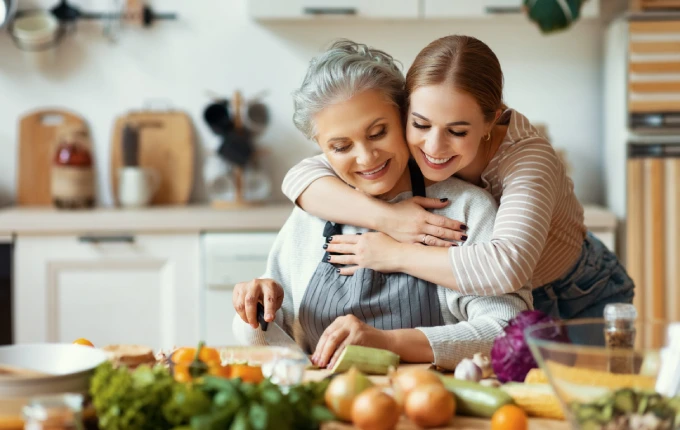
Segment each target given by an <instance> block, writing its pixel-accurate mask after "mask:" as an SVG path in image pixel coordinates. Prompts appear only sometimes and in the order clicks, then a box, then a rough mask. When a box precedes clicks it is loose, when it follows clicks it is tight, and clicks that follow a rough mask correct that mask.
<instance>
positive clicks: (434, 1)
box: [422, 0, 599, 19]
mask: <svg viewBox="0 0 680 430" xmlns="http://www.w3.org/2000/svg"><path fill="white" fill-rule="evenodd" d="M422 2H423V17H424V18H425V19H444V18H495V17H499V16H521V17H526V15H525V14H524V12H523V11H522V6H523V4H524V1H523V0H478V1H469V0H422ZM598 14H599V0H588V1H587V2H586V3H585V4H584V5H583V7H582V9H581V17H582V18H594V17H597V16H598Z"/></svg>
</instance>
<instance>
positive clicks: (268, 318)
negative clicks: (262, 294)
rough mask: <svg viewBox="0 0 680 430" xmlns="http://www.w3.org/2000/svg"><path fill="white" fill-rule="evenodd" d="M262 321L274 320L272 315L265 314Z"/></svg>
mask: <svg viewBox="0 0 680 430" xmlns="http://www.w3.org/2000/svg"><path fill="white" fill-rule="evenodd" d="M264 319H266V320H267V321H271V320H273V319H274V315H272V314H267V315H265V316H264Z"/></svg>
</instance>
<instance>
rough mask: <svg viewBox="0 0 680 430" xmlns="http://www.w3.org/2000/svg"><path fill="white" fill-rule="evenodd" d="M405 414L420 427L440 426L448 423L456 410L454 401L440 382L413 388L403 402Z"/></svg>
mask: <svg viewBox="0 0 680 430" xmlns="http://www.w3.org/2000/svg"><path fill="white" fill-rule="evenodd" d="M404 410H405V412H406V416H407V417H408V419H410V420H411V421H412V422H413V423H414V424H416V425H418V426H420V427H425V428H427V427H441V426H444V425H446V424H448V423H449V422H450V421H451V418H452V417H453V413H454V412H455V410H456V401H455V399H454V398H453V394H451V393H449V392H448V390H447V389H446V388H444V386H443V385H441V384H429V385H422V386H418V387H416V388H414V389H413V390H411V392H410V393H409V395H408V397H407V398H406V403H405V404H404Z"/></svg>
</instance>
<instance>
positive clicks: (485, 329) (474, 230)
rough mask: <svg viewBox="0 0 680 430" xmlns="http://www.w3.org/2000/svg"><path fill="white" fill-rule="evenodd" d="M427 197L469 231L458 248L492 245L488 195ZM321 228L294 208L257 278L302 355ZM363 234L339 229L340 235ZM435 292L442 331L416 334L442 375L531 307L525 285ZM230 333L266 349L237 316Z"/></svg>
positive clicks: (451, 187) (458, 191)
mask: <svg viewBox="0 0 680 430" xmlns="http://www.w3.org/2000/svg"><path fill="white" fill-rule="evenodd" d="M426 193H427V196H428V197H440V196H447V197H448V198H449V199H450V200H451V204H449V206H447V207H446V208H444V209H438V210H435V211H434V212H435V213H438V214H441V215H444V216H447V217H449V218H452V219H455V220H459V221H461V222H463V223H465V224H466V225H467V226H468V228H469V230H468V240H467V241H466V242H465V243H464V244H463V245H462V246H469V245H470V244H474V243H482V242H488V241H489V240H491V237H492V235H493V225H494V219H495V215H496V210H497V205H496V202H495V201H494V199H493V197H492V196H491V195H490V194H489V193H487V192H486V191H484V190H482V189H481V188H479V187H476V186H474V185H471V184H468V183H467V182H464V181H462V180H459V179H456V178H450V179H447V180H446V181H443V182H439V183H436V184H434V185H432V186H430V187H428V188H427V190H426ZM411 196H412V193H411V192H405V193H402V194H400V195H399V196H397V197H396V198H395V199H394V200H392V202H397V201H401V200H404V199H407V198H409V197H411ZM324 226H325V221H324V220H322V219H319V218H316V217H314V216H312V215H310V214H308V213H306V212H304V211H303V210H302V209H300V208H298V207H296V208H294V209H293V212H292V213H291V215H290V217H289V218H288V220H287V221H286V223H285V225H284V226H283V228H282V229H281V231H280V232H279V235H278V237H277V238H276V241H275V242H274V245H273V247H272V249H271V251H270V253H269V259H268V263H267V271H266V273H265V274H264V275H262V277H261V278H270V279H274V280H275V281H277V282H278V283H279V284H280V285H281V286H282V287H283V290H284V294H285V296H284V301H283V305H282V307H281V309H280V310H279V311H278V312H277V313H276V317H275V320H276V322H277V324H279V325H280V326H281V327H282V328H283V329H284V330H285V331H287V332H288V334H290V335H291V336H292V337H293V338H294V339H295V341H296V343H297V344H298V345H299V346H300V347H301V348H303V349H304V350H305V351H306V352H307V353H312V352H313V350H314V347H315V345H308V342H307V341H306V339H305V335H304V333H303V331H302V329H301V326H300V323H299V320H298V317H299V310H300V303H301V301H302V297H303V295H304V293H305V289H306V288H307V285H308V283H309V281H310V279H311V278H312V275H313V273H314V271H315V269H316V267H317V265H318V264H320V262H321V259H322V257H323V255H324V249H323V248H322V247H323V244H324V243H325V241H324V237H323V235H322V233H323V229H324ZM365 231H367V230H366V229H363V228H355V227H351V226H344V227H343V233H344V234H355V233H358V232H365ZM436 288H437V292H438V295H439V302H440V306H441V312H442V315H443V318H444V322H445V323H446V325H444V326H439V327H416V329H418V330H420V331H421V332H423V333H424V334H425V336H427V338H428V340H429V342H430V346H431V347H432V350H433V352H434V364H435V365H437V366H440V367H442V368H447V369H452V368H454V367H455V366H456V364H458V362H459V361H460V360H461V359H463V358H469V357H472V355H473V354H474V353H476V352H483V353H485V354H488V353H489V351H490V350H491V347H492V345H493V340H494V339H495V338H496V337H497V336H498V335H499V334H501V333H502V330H503V328H504V327H505V326H506V325H507V324H508V322H509V321H510V320H511V319H512V318H513V317H514V316H515V315H517V314H518V313H519V312H521V311H523V310H525V309H530V308H531V306H532V295H531V289H530V287H529V286H528V285H527V286H525V287H523V288H521V289H519V290H518V291H515V292H513V293H511V294H505V295H500V296H469V295H467V296H466V295H462V294H460V293H458V292H456V291H453V290H450V289H447V288H444V287H441V286H437V287H436ZM233 330H234V335H235V336H236V338H237V339H238V340H239V341H240V342H241V343H242V344H255V345H266V341H265V339H264V336H263V333H262V331H261V330H260V329H259V328H258V329H253V328H252V327H250V326H249V325H247V324H246V323H244V322H243V321H242V320H241V318H240V317H239V316H238V315H236V317H235V318H234V323H233Z"/></svg>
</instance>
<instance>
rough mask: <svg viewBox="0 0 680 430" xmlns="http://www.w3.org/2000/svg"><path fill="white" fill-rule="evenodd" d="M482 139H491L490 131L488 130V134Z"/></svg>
mask: <svg viewBox="0 0 680 430" xmlns="http://www.w3.org/2000/svg"><path fill="white" fill-rule="evenodd" d="M484 140H486V141H487V142H488V141H490V140H491V132H489V134H487V135H486V137H485V138H484Z"/></svg>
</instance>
